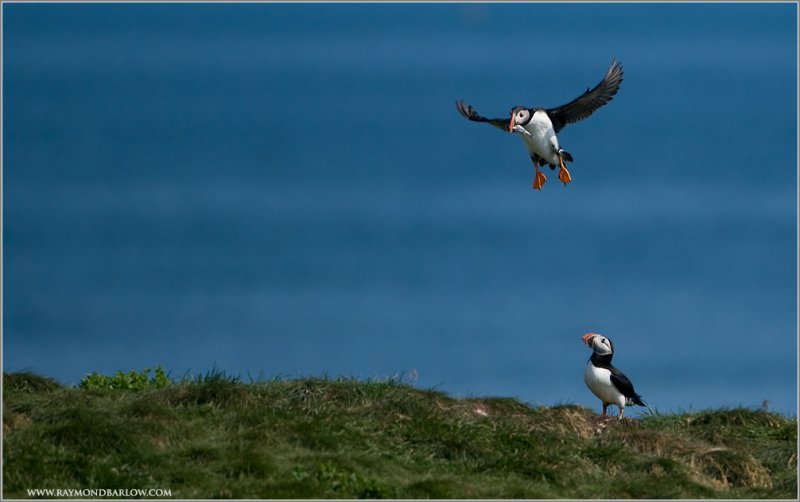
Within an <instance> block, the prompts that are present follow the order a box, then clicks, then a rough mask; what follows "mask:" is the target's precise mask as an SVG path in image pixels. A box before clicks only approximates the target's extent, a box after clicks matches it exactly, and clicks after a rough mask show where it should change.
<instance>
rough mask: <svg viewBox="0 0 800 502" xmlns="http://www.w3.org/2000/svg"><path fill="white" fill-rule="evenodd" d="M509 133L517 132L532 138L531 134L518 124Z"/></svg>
mask: <svg viewBox="0 0 800 502" xmlns="http://www.w3.org/2000/svg"><path fill="white" fill-rule="evenodd" d="M511 132H518V133H522V134H527V135H528V136H533V134H531V133H529V132H528V130H527V129H525V128H524V127H522V126H521V125H519V124H517V125H515V126H514V127H513V129H512V131H511Z"/></svg>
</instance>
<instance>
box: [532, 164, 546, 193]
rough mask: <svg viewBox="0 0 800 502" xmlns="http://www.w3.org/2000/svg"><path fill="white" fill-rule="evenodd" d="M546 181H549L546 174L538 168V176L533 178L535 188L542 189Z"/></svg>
mask: <svg viewBox="0 0 800 502" xmlns="http://www.w3.org/2000/svg"><path fill="white" fill-rule="evenodd" d="M545 181H547V176H545V175H544V173H543V172H541V171H540V170H538V169H537V170H536V177H535V178H534V179H533V189H534V190H541V189H542V186H544V182H545Z"/></svg>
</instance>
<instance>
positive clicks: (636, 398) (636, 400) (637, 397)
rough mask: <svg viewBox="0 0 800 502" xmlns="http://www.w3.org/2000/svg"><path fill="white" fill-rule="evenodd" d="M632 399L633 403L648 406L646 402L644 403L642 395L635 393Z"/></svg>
mask: <svg viewBox="0 0 800 502" xmlns="http://www.w3.org/2000/svg"><path fill="white" fill-rule="evenodd" d="M630 400H631V402H632V403H633V404H635V405H637V406H647V405H646V404H644V401H642V396H640V395H639V394H634V395H633V397H632V398H630Z"/></svg>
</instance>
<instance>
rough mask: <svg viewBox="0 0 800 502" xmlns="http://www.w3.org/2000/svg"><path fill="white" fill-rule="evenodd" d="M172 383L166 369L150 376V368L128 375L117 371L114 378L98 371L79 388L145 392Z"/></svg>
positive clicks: (90, 375) (83, 381)
mask: <svg viewBox="0 0 800 502" xmlns="http://www.w3.org/2000/svg"><path fill="white" fill-rule="evenodd" d="M171 383H172V382H171V381H170V379H169V377H168V376H167V374H166V372H165V371H164V369H163V368H162V367H161V366H159V367H157V368H156V369H155V372H154V374H153V376H150V368H145V369H144V370H142V371H136V370H131V371H129V372H127V373H125V372H122V371H117V372H116V373H115V374H114V376H107V375H101V374H100V373H97V372H96V371H94V372H92V373H90V374H88V375H86V376H85V377H83V379H82V380H81V383H80V385H79V387H80V388H81V389H86V390H101V389H111V390H133V391H136V390H145V389H162V388H164V387H166V386H168V385H170V384H171Z"/></svg>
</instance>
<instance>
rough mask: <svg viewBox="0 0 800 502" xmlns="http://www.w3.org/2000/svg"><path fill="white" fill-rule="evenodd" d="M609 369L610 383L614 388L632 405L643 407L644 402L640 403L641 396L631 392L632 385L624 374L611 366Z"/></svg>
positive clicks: (633, 391)
mask: <svg viewBox="0 0 800 502" xmlns="http://www.w3.org/2000/svg"><path fill="white" fill-rule="evenodd" d="M609 369H610V370H611V383H612V384H614V387H616V388H617V390H618V391H620V392H622V395H624V396H625V397H626V398H628V399H630V400H631V401H632V402H633V403H634V404H638V405H639V406H645V404H644V402H643V401H642V396H640V395H639V394H637V393H636V391H635V390H633V384H632V383H631V381H630V380H628V377H626V376H625V374H624V373H622V372H621V371H620V370H618V369H617V368H614V367H613V366H612V367H611V368H609Z"/></svg>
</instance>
